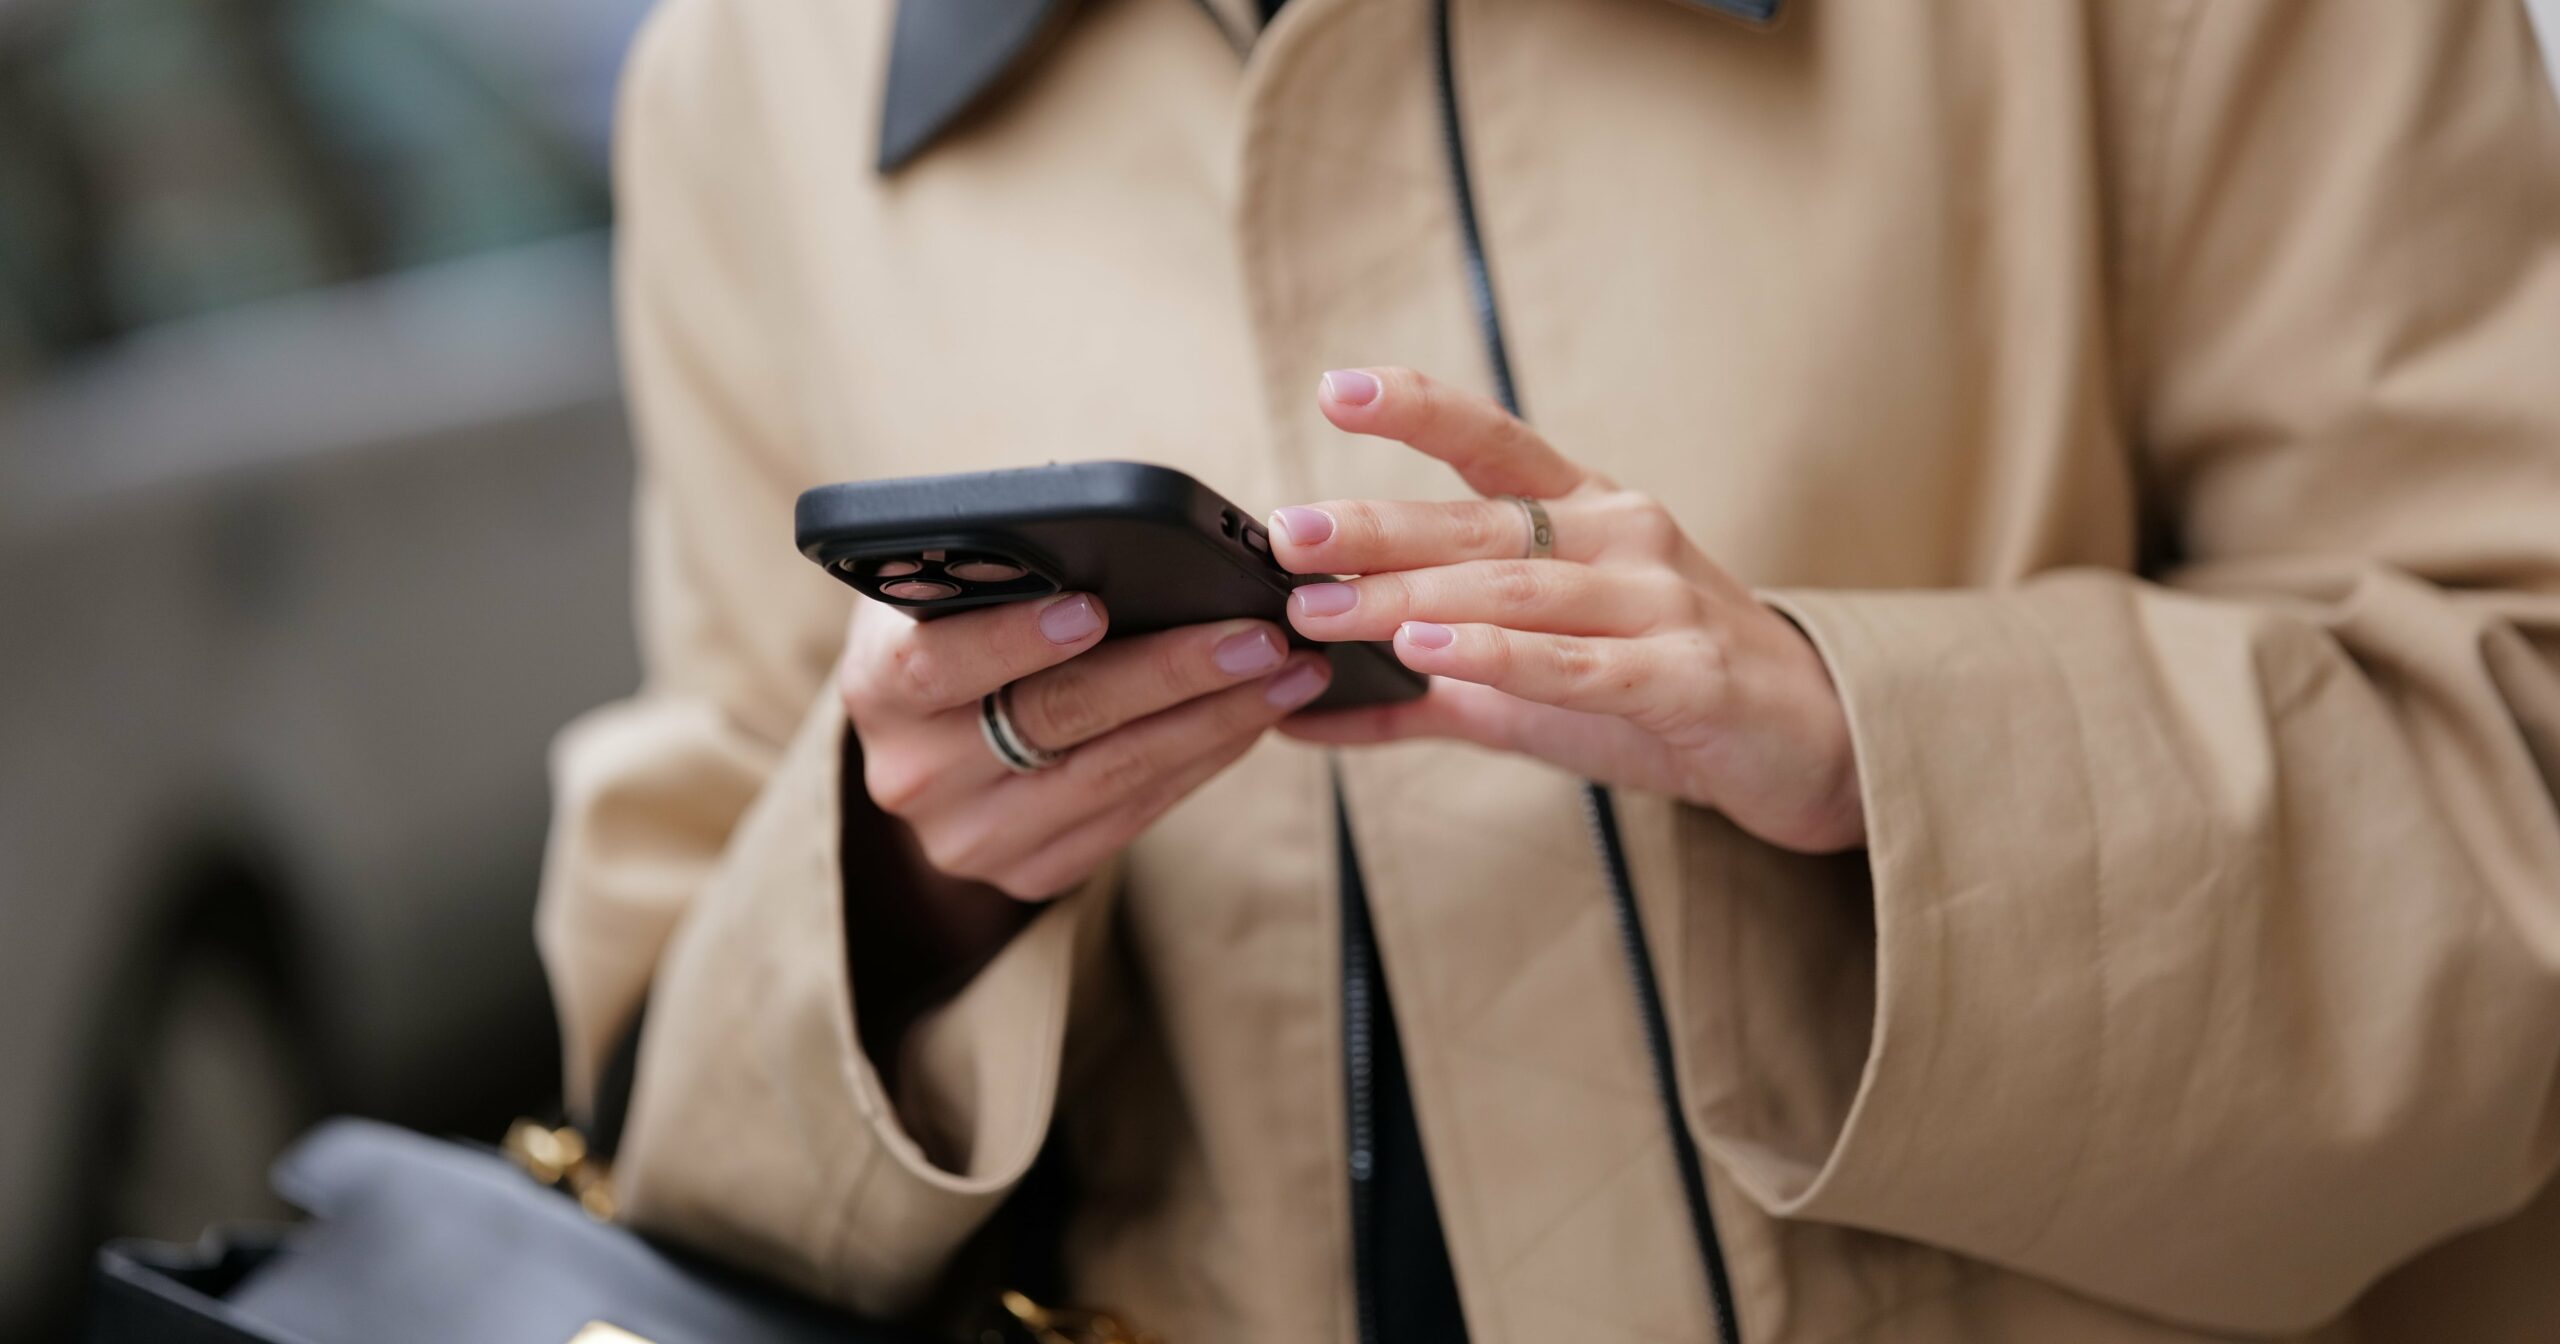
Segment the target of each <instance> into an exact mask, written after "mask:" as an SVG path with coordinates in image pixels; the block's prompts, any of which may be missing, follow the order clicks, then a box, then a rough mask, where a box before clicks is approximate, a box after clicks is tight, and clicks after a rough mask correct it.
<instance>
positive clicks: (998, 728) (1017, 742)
mask: <svg viewBox="0 0 2560 1344" xmlns="http://www.w3.org/2000/svg"><path fill="white" fill-rule="evenodd" d="M1012 698H1013V683H1011V682H1007V683H1005V684H1004V685H1002V686H999V687H997V688H995V689H994V690H992V691H989V692H987V693H986V694H985V695H982V696H979V697H978V734H979V736H981V737H984V738H986V739H987V750H989V751H992V752H994V753H995V755H996V759H997V760H999V761H1002V762H1003V763H1004V768H1005V769H1007V770H1010V771H1012V772H1013V773H1015V774H1017V775H1028V774H1031V773H1033V772H1035V771H1040V770H1046V769H1048V768H1049V767H1050V766H1053V765H1056V764H1057V763H1058V762H1060V761H1062V760H1065V759H1066V756H1067V753H1065V752H1063V751H1050V750H1048V749H1046V748H1044V747H1035V746H1033V745H1031V741H1030V739H1029V738H1026V737H1024V736H1023V735H1022V730H1020V729H1018V728H1016V727H1014V726H1013V711H1012V708H1011V701H1012Z"/></svg>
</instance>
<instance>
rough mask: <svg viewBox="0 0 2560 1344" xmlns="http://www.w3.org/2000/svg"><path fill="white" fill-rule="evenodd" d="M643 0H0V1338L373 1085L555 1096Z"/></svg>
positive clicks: (478, 1124) (20, 1335) (437, 1113)
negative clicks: (559, 829) (564, 842)
mask: <svg viewBox="0 0 2560 1344" xmlns="http://www.w3.org/2000/svg"><path fill="white" fill-rule="evenodd" d="M645 7H646V6H645V0H538V2H528V0H0V1340H15V1339H43V1338H52V1337H54V1336H55V1334H56V1333H57V1326H58V1325H59V1323H60V1322H62V1321H63V1320H64V1314H65V1313H66V1312H67V1311H69V1310H70V1309H71V1307H72V1303H73V1301H74V1296H73V1294H74V1293H75V1292H76V1289H77V1285H78V1284H79V1282H80V1279H81V1277H82V1275H83V1273H84V1271H85V1265H86V1261H87V1257H88V1253H89V1251H90V1249H91V1248H92V1247H93V1246H94V1245H95V1243H96V1241H97V1240H98V1238H100V1237H101V1236H103V1235H106V1234H109V1233H112V1232H142V1233H149V1234H152V1235H155V1236H163V1237H169V1238H175V1239H179V1240H186V1239H191V1238H192V1237H193V1236H194V1235H195V1234H196V1233H197V1232H198V1231H200V1230H201V1229H202V1228H203V1227H204V1226H205V1225H206V1224H207V1223H208V1222H210V1221H213V1220H216V1219H219V1218H224V1217H235V1216H241V1215H253V1216H254V1215H257V1214H260V1213H263V1212H267V1211H269V1210H270V1208H271V1206H270V1204H269V1203H268V1201H267V1199H266V1197H265V1195H264V1193H263V1186H264V1176H263V1169H264V1167H265V1165H266V1162H267V1160H268V1158H269V1157H270V1156H271V1155H272V1154H273V1153H274V1152H275V1150H276V1149H277V1148H278V1147H279V1146H280V1145H281V1144H282V1143H283V1142H284V1141H285V1140H286V1139H288V1138H289V1137H290V1136H292V1135H293V1134H294V1133H295V1132H296V1131H297V1130H299V1129H300V1128H301V1127H302V1126H303V1125H305V1124H306V1123H308V1122H309V1121H310V1120H311V1119H312V1118H313V1117H315V1116H317V1115H319V1114H322V1113H324V1112H332V1111H359V1112H365V1113H369V1114H374V1115H380V1116H387V1117H390V1118H393V1119H396V1120H399V1121H401V1122H403V1123H406V1124H411V1125H415V1126H418V1127H421V1128H424V1129H427V1130H430V1131H439V1132H455V1133H463V1134H469V1135H474V1136H479V1137H484V1138H494V1137H495V1136H496V1135H497V1134H498V1133H499V1132H500V1130H501V1129H502V1127H503V1125H504V1123H505V1121H506V1120H507V1119H508V1118H509V1117H510V1116H513V1115H516V1114H522V1113H533V1112H538V1111H541V1110H543V1109H545V1108H546V1107H547V1106H548V1105H549V1104H550V1098H551V1096H552V1093H553V1091H554V1089H555V1087H556V1081H555V1076H554V1068H555V1064H554V1060H553V1050H554V1037H553V1031H552V1025H551V1020H550V1013H549V1007H548V1004H547V1002H546V999H545V996H544V992H543V988H542V983H541V976H540V971H539V968H538V966H537V965H536V963H535V960H534V955H533V950H532V945H531V935H530V929H531V918H532V914H531V911H532V902H533V889H534V881H535V874H536V870H537V866H538V863H539V860H540V853H541V843H542V830H543V824H544V817H545V813H546V811H547V808H546V803H545V799H544V779H543V752H544V747H545V743H546V742H547V740H548V738H549V737H550V735H551V734H552V733H553V732H554V731H555V730H556V729H557V728H558V727H559V726H560V724H561V723H562V722H563V721H565V720H566V719H568V718H569V717H570V716H571V715H573V714H575V713H577V712H578V711H579V710H580V709H583V708H585V707H587V706H589V705H592V704H595V703H596V702H598V701H601V700H604V699H607V698H610V697H612V696H615V695H619V694H622V693H624V692H626V691H627V690H628V689H629V688H630V687H631V686H632V684H633V682H634V680H635V667H634V660H633V654H632V641H631V634H630V629H629V614H628V613H629V607H628V600H627V589H628V583H627V579H626V576H625V573H624V566H625V562H626V555H625V547H626V537H627V532H628V528H627V523H626V512H627V509H628V492H629V484H630V482H629V478H630V468H629V460H628V444H627V440H626V432H625V428H624V423H623V419H622V413H621V409H620V402H619V397H618V394H617V386H616V378H615V370H614V359H613V348H612V336H611V328H610V313H609V296H608V291H607V275H606V254H607V235H606V233H605V228H606V225H607V206H608V200H607V191H606V171H605V145H606V137H607V132H608V129H609V123H610V114H611V110H612V88H613V82H614V79H615V75H616V72H617V69H618V66H619V64H620V60H621V56H622V52H623V48H624V46H625V44H626V42H627V41H628V39H629V36H630V34H631V31H632V28H633V27H634V25H635V24H636V23H637V21H638V18H639V16H640V13H641V12H642V10H643V9H645Z"/></svg>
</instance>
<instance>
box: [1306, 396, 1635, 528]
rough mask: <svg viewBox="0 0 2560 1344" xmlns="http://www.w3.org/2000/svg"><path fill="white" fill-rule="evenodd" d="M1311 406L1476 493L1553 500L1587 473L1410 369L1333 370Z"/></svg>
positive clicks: (1484, 406)
mask: <svg viewBox="0 0 2560 1344" xmlns="http://www.w3.org/2000/svg"><path fill="white" fill-rule="evenodd" d="M1316 403H1317V405H1318V406H1319V407H1320V408H1321V409H1322V410H1323V411H1324V415H1325V418H1326V419H1328V420H1331V421H1332V422H1333V423H1334V424H1335V425H1337V426H1339V427H1341V428H1343V429H1347V430H1350V431H1351V432H1352V433H1354V434H1372V435H1376V436H1377V437H1379V438H1382V439H1394V440H1396V441H1397V442H1399V443H1402V444H1405V445H1407V446H1408V447H1411V448H1414V449H1416V450H1418V451H1420V452H1422V453H1425V454H1428V455H1429V456H1432V457H1436V458H1438V459H1440V460H1441V461H1443V462H1446V463H1448V464H1449V465H1450V466H1452V467H1455V468H1456V469H1457V472H1458V475H1459V477H1460V478H1461V479H1463V480H1464V481H1466V483H1467V485H1468V486H1469V487H1470V488H1472V489H1474V490H1475V491H1476V492H1477V493H1478V494H1485V495H1527V496H1529V497H1530V498H1531V499H1550V498H1553V497H1555V496H1557V495H1563V494H1569V493H1571V492H1572V491H1573V490H1574V489H1575V488H1576V487H1578V486H1580V485H1581V484H1582V483H1583V482H1584V480H1586V479H1587V478H1588V477H1589V475H1590V473H1588V472H1586V471H1584V470H1583V469H1582V468H1580V467H1578V466H1575V465H1574V464H1573V463H1572V462H1571V461H1569V460H1568V459H1567V458H1566V457H1565V455H1564V454H1562V453H1559V452H1557V451H1556V450H1555V448H1554V447H1553V446H1552V445H1550V444H1548V442H1547V441H1546V440H1545V439H1544V438H1541V437H1540V436H1539V434H1538V432H1537V431H1536V430H1534V429H1531V428H1529V426H1528V425H1526V424H1524V423H1522V422H1521V420H1520V418H1519V417H1518V416H1515V415H1513V414H1512V413H1510V412H1509V411H1506V410H1504V409H1502V407H1500V406H1498V405H1496V404H1495V403H1494V402H1493V401H1492V399H1490V398H1487V397H1481V396H1478V395H1476V394H1475V393H1473V392H1462V391H1459V390H1458V389H1456V388H1454V387H1449V386H1446V385H1444V384H1441V383H1438V382H1435V381H1433V380H1432V379H1429V378H1425V377H1423V376H1422V375H1421V374H1418V373H1415V372H1414V371H1413V370H1411V369H1403V368H1392V367H1381V368H1368V369H1335V370H1334V371H1332V372H1331V373H1328V374H1326V375H1325V376H1324V382H1323V384H1322V385H1321V386H1320V387H1319V389H1318V391H1317V394H1316Z"/></svg>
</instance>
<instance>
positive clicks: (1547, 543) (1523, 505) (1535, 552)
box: [1503, 495, 1556, 560]
mask: <svg viewBox="0 0 2560 1344" xmlns="http://www.w3.org/2000/svg"><path fill="white" fill-rule="evenodd" d="M1503 498H1504V499H1507V500H1510V501H1511V502H1512V503H1514V504H1517V505H1519V506H1520V516H1521V517H1522V518H1524V519H1526V520H1527V521H1528V524H1529V549H1528V550H1527V552H1526V553H1524V554H1523V555H1522V556H1521V559H1524V560H1552V559H1554V558H1555V554H1556V525H1555V523H1554V522H1552V521H1550V520H1549V519H1548V517H1547V506H1546V505H1544V504H1541V503H1539V502H1538V501H1536V500H1534V499H1531V498H1529V497H1528V496H1527V495H1504V496H1503Z"/></svg>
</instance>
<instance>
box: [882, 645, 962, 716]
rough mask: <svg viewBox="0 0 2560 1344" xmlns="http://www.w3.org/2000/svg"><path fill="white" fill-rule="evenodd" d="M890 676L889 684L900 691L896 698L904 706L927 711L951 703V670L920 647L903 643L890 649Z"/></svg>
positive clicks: (897, 691) (897, 692)
mask: <svg viewBox="0 0 2560 1344" xmlns="http://www.w3.org/2000/svg"><path fill="white" fill-rule="evenodd" d="M889 672H890V676H889V680H890V682H891V684H892V685H894V686H895V687H896V688H897V689H896V692H895V694H896V695H897V697H898V699H899V700H900V701H901V702H902V703H904V704H907V705H910V706H916V707H926V706H933V705H940V704H943V703H945V702H946V701H947V700H948V699H949V696H950V690H951V686H952V681H951V673H950V669H949V668H948V667H946V666H945V665H944V663H943V660H942V659H940V658H938V657H936V656H934V655H933V654H932V653H930V652H928V651H927V650H926V649H924V648H923V647H922V646H920V645H917V644H914V643H902V644H900V645H898V646H897V647H896V648H893V649H891V650H890V651H889Z"/></svg>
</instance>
